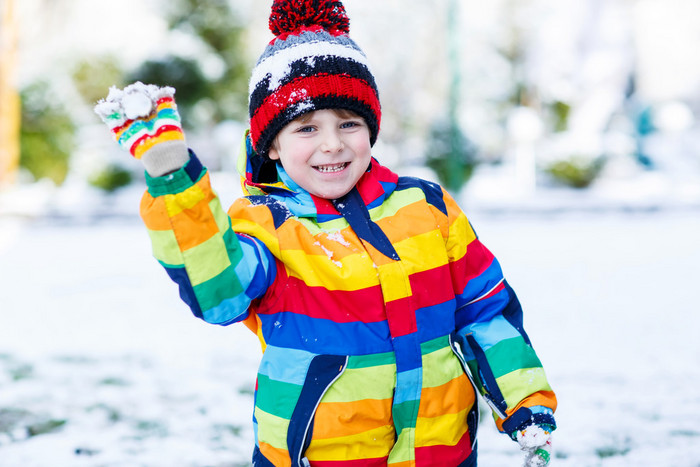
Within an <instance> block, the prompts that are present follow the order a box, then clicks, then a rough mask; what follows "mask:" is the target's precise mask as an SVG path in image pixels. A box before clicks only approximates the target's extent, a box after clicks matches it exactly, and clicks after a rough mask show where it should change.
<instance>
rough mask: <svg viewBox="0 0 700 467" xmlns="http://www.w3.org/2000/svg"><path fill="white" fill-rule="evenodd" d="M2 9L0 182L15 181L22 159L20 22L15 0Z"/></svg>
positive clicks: (5, 4) (0, 23) (9, 182)
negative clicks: (18, 83) (18, 77)
mask: <svg viewBox="0 0 700 467" xmlns="http://www.w3.org/2000/svg"><path fill="white" fill-rule="evenodd" d="M1 8H2V9H1V10H0V26H1V27H0V185H4V184H11V183H13V182H14V181H15V173H16V172H17V165H18V162H19V131H20V130H19V127H20V102H19V96H18V94H17V88H16V85H15V69H16V66H17V28H18V27H17V24H16V15H15V9H14V1H13V0H5V2H4V3H2V6H1Z"/></svg>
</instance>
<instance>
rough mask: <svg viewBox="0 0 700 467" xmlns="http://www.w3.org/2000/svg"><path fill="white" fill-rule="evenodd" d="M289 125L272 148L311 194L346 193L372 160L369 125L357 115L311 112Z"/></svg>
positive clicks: (331, 196) (334, 195) (331, 195)
mask: <svg viewBox="0 0 700 467" xmlns="http://www.w3.org/2000/svg"><path fill="white" fill-rule="evenodd" d="M306 117H307V118H304V119H303V120H301V119H297V120H294V121H292V122H291V123H289V124H287V126H285V127H284V128H283V129H282V131H280V132H279V134H278V135H277V141H276V144H274V145H273V147H272V148H271V149H270V152H269V156H270V159H273V160H279V161H280V162H281V163H282V167H284V170H285V171H286V172H287V174H288V175H289V176H290V177H291V178H292V180H294V181H295V182H296V183H297V184H298V185H299V186H300V187H302V188H304V189H305V190H306V191H308V192H309V193H311V194H313V195H316V196H319V197H321V198H326V199H336V198H340V197H341V196H343V195H345V194H347V193H348V192H349V191H350V190H351V189H352V188H353V187H354V186H355V184H356V183H357V181H358V180H359V179H360V177H361V176H362V174H363V173H365V171H366V170H367V167H368V166H369V163H370V159H371V148H370V142H369V128H368V127H367V124H366V123H365V121H364V119H363V118H362V117H360V116H357V115H354V114H352V115H348V116H339V115H338V114H336V112H334V111H333V110H317V111H314V112H311V113H310V114H308V115H307V116H306Z"/></svg>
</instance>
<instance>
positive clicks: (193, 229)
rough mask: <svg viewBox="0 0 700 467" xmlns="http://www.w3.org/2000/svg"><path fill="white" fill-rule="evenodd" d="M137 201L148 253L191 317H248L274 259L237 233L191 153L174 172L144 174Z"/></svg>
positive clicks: (224, 320) (220, 320)
mask: <svg viewBox="0 0 700 467" xmlns="http://www.w3.org/2000/svg"><path fill="white" fill-rule="evenodd" d="M146 182H147V185H148V190H147V191H146V193H145V194H144V195H143V198H142V200H141V217H142V219H143V221H144V223H145V224H146V228H147V230H148V234H149V237H150V239H151V244H152V247H153V255H154V256H155V257H156V259H157V260H158V262H159V263H160V264H161V265H162V266H163V267H164V268H165V270H166V272H167V273H168V275H169V276H170V278H171V279H172V280H173V281H175V282H176V283H177V284H178V286H179V289H180V296H181V297H182V299H183V301H184V302H185V303H187V305H188V306H189V307H190V309H191V310H192V313H194V315H195V316H197V317H198V318H202V319H203V320H205V321H207V322H209V323H212V324H220V325H227V324H231V323H234V322H237V321H243V320H246V319H247V318H249V311H248V307H249V305H250V303H251V301H252V300H254V299H255V298H258V297H261V296H262V295H263V294H264V293H265V291H266V290H267V288H268V287H269V285H270V284H271V283H272V282H273V281H274V278H275V270H276V269H275V261H274V259H273V257H272V255H271V253H270V251H269V250H268V248H267V247H265V245H264V244H263V243H262V242H260V241H259V240H257V239H255V238H253V237H251V236H248V235H243V234H237V233H235V232H234V231H233V229H232V228H231V219H230V218H229V216H228V214H226V212H225V211H224V210H223V208H222V206H221V204H220V202H219V198H218V197H217V196H216V194H215V193H214V191H213V190H212V188H211V185H210V181H209V174H208V173H207V170H206V168H204V167H203V166H202V164H201V163H200V162H199V160H198V159H197V158H196V156H195V155H194V154H193V153H190V161H189V162H188V163H187V164H186V165H185V166H184V167H182V168H181V169H180V170H178V171H176V172H174V173H172V174H169V175H164V176H161V177H150V176H148V174H146Z"/></svg>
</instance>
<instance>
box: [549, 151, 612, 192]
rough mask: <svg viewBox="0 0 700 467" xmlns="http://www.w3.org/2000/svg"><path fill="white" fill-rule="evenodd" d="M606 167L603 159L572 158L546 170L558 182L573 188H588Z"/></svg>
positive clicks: (558, 162)
mask: <svg viewBox="0 0 700 467" xmlns="http://www.w3.org/2000/svg"><path fill="white" fill-rule="evenodd" d="M604 165H605V158H603V157H587V156H576V155H574V156H571V157H569V158H567V159H562V160H559V161H556V162H553V163H552V164H550V165H548V166H547V167H546V168H545V172H546V173H548V174H549V175H550V176H551V177H552V178H553V179H554V180H555V181H556V182H558V183H560V184H562V185H566V186H569V187H572V188H587V187H589V186H590V185H591V183H593V181H594V180H595V179H596V178H598V175H599V174H600V171H601V170H602V169H603V166H604Z"/></svg>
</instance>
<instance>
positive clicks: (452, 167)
mask: <svg viewBox="0 0 700 467" xmlns="http://www.w3.org/2000/svg"><path fill="white" fill-rule="evenodd" d="M427 151H428V152H427V154H426V161H425V163H426V165H427V166H428V167H430V168H431V169H433V171H434V172H435V174H436V175H437V176H438V179H439V180H440V183H441V184H442V185H444V186H445V188H447V189H448V190H450V191H451V192H456V191H458V190H459V189H460V188H462V186H463V185H464V184H465V183H466V182H467V181H468V180H469V178H470V177H471V175H472V173H473V172H474V168H475V167H476V165H477V163H478V159H477V156H478V151H477V148H476V146H475V145H474V144H473V143H472V142H471V141H469V140H468V139H467V137H466V136H465V135H464V133H463V132H462V131H461V129H460V128H459V127H457V126H455V125H453V124H452V123H451V122H442V121H440V122H436V123H434V124H433V125H432V127H431V129H430V134H429V136H428V144H427Z"/></svg>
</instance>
